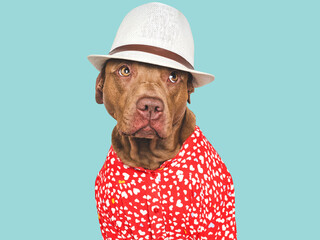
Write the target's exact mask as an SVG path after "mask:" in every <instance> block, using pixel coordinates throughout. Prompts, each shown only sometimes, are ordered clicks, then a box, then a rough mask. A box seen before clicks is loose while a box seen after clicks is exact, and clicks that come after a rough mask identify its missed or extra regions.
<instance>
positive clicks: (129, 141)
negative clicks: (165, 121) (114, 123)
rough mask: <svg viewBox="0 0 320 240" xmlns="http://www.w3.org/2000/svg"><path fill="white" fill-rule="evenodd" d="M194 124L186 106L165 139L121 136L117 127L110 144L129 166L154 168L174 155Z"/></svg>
mask: <svg viewBox="0 0 320 240" xmlns="http://www.w3.org/2000/svg"><path fill="white" fill-rule="evenodd" d="M195 125H196V119H195V116H194V114H193V113H192V112H191V110H189V109H188V108H186V112H185V115H184V117H183V118H182V119H181V120H180V121H179V122H178V123H177V124H175V125H174V126H173V128H172V134H171V135H170V136H169V137H168V138H165V139H160V138H154V139H145V138H135V137H131V136H123V135H121V134H120V133H119V132H118V129H117V127H115V128H114V129H113V132H112V146H113V148H114V150H115V151H116V153H117V155H118V157H119V158H120V159H121V161H122V162H123V163H124V164H126V165H128V166H131V167H142V168H145V169H152V170H155V169H157V168H159V167H160V165H161V164H162V163H163V162H165V161H166V160H169V159H171V158H173V157H175V156H176V155H177V154H178V152H179V150H180V148H181V146H182V144H183V143H184V142H185V140H186V139H187V138H188V137H189V136H190V135H191V134H192V133H193V131H194V128H195Z"/></svg>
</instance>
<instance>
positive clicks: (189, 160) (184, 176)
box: [95, 127, 236, 240]
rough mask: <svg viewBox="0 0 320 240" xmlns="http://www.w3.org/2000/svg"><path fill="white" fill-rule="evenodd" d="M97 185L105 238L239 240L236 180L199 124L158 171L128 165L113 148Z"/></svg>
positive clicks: (101, 222)
mask: <svg viewBox="0 0 320 240" xmlns="http://www.w3.org/2000/svg"><path fill="white" fill-rule="evenodd" d="M95 186H96V187H95V197H96V201H97V209H98V217H99V222H100V228H101V232H102V236H103V238H104V240H106V239H108V240H110V239H141V240H142V239H166V240H169V239H170V240H171V239H215V240H218V239H219V240H223V239H224V240H227V239H236V223H235V199H234V188H233V182H232V178H231V175H230V173H229V172H228V170H227V168H226V166H225V164H224V163H223V162H222V161H221V159H220V157H219V155H218V154H217V152H216V151H215V149H214V148H213V147H212V145H211V144H210V143H209V142H208V140H207V139H206V138H205V137H204V136H203V134H202V132H201V131H200V129H199V127H196V128H195V131H194V133H193V134H192V135H191V136H190V137H189V138H188V139H187V140H186V141H185V143H184V144H183V146H182V147H181V149H180V152H179V153H178V155H177V156H176V157H175V158H173V159H170V160H168V161H166V162H165V163H163V164H162V165H161V167H160V168H159V169H157V170H154V171H152V170H145V169H143V168H132V167H128V166H126V165H124V164H123V163H122V162H121V161H120V159H119V158H118V157H117V155H116V153H115V152H114V150H113V148H112V147H111V148H110V151H109V153H108V156H107V159H106V162H105V164H104V166H103V167H102V169H101V171H100V172H99V174H98V176H97V179H96V185H95Z"/></svg>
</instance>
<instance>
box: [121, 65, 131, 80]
mask: <svg viewBox="0 0 320 240" xmlns="http://www.w3.org/2000/svg"><path fill="white" fill-rule="evenodd" d="M118 73H119V75H120V76H122V77H128V76H129V75H130V69H129V68H128V66H126V65H123V66H121V67H120V68H119V71H118Z"/></svg>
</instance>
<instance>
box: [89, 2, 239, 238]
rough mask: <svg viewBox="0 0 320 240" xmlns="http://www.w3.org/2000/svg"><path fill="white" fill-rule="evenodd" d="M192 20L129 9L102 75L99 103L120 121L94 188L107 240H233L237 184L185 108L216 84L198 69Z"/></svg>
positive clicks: (97, 62) (158, 8)
mask: <svg viewBox="0 0 320 240" xmlns="http://www.w3.org/2000/svg"><path fill="white" fill-rule="evenodd" d="M193 57H194V44H193V37H192V33H191V30H190V26H189V23H188V21H187V19H186V18H185V17H184V16H183V14H182V13H181V12H179V11H178V10H176V9H174V8H172V7H170V6H168V5H165V4H161V3H148V4H145V5H142V6H139V7H137V8H135V9H133V10H132V11H131V12H129V13H128V14H127V16H126V17H125V18H124V20H123V22H122V23H121V25H120V27H119V30H118V32H117V35H116V37H115V40H114V42H113V45H112V47H111V50H110V52H109V54H108V55H90V56H89V57H88V58H89V60H90V62H91V63H92V64H93V65H94V66H95V67H96V68H97V69H98V70H99V72H100V73H99V75H98V77H97V80H96V101H97V103H99V104H104V106H105V108H106V110H107V111H108V113H109V114H110V115H111V116H112V117H113V118H114V119H115V120H116V121H117V125H116V126H115V127H114V129H113V132H112V146H111V147H110V150H109V152H108V155H107V158H106V161H105V163H104V165H103V167H102V168H101V170H100V172H99V174H98V176H97V178H96V182H95V197H96V202H97V209H98V217H99V222H100V228H101V233H102V236H103V238H104V239H168V240H169V239H216V240H218V239H220V240H222V239H236V238H237V236H236V222H235V197H234V187H233V182H232V177H231V175H230V173H229V172H228V170H227V168H226V165H225V164H224V163H223V162H222V161H221V159H220V157H219V155H218V153H217V152H216V151H215V149H214V148H213V146H212V145H211V144H210V143H209V141H208V140H207V139H206V138H205V136H204V135H203V133H202V131H201V130H200V129H199V127H198V126H197V125H196V119H195V116H194V114H193V113H192V112H191V111H190V109H189V108H188V107H187V103H188V102H189V103H190V97H191V93H193V92H194V88H197V87H201V86H204V85H206V84H208V83H210V82H212V81H213V80H214V76H213V75H211V74H208V73H203V72H200V71H196V70H195V69H194V67H193V64H194V59H193Z"/></svg>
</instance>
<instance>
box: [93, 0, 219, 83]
mask: <svg viewBox="0 0 320 240" xmlns="http://www.w3.org/2000/svg"><path fill="white" fill-rule="evenodd" d="M88 59H89V61H90V62H91V63H92V64H93V66H95V68H96V69H98V70H99V71H101V69H102V67H103V65H104V63H105V62H106V60H108V59H126V60H132V61H138V62H144V63H150V64H155V65H159V66H164V67H169V68H174V69H178V70H182V71H186V72H189V73H191V74H192V75H193V86H194V87H201V86H203V85H205V84H208V83H210V82H212V81H213V80H214V76H213V75H211V74H208V73H203V72H198V71H195V70H194V68H193V66H194V65H193V64H194V43H193V37H192V32H191V29H190V26H189V23H188V20H187V19H186V18H185V16H184V15H183V14H182V13H181V12H180V11H178V10H177V9H175V8H173V7H170V6H168V5H165V4H162V3H157V2H154V3H147V4H144V5H141V6H139V7H137V8H134V9H133V10H131V11H130V12H129V13H128V14H127V15H126V16H125V18H124V19H123V21H122V23H121V25H120V27H119V29H118V32H117V35H116V37H115V39H114V42H113V44H112V47H111V50H110V52H109V54H108V55H89V56H88Z"/></svg>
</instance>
